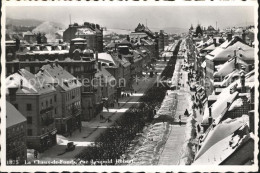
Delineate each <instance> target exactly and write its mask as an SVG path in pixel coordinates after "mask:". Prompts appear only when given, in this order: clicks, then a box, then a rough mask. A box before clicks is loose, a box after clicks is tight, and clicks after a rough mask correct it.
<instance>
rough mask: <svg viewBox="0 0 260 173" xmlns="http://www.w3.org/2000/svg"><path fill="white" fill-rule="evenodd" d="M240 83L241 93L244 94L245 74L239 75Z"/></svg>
mask: <svg viewBox="0 0 260 173" xmlns="http://www.w3.org/2000/svg"><path fill="white" fill-rule="evenodd" d="M240 82H241V93H245V90H246V87H245V74H244V73H241V76H240Z"/></svg>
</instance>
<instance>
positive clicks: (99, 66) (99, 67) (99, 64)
mask: <svg viewBox="0 0 260 173" xmlns="http://www.w3.org/2000/svg"><path fill="white" fill-rule="evenodd" d="M98 69H99V70H101V62H98Z"/></svg>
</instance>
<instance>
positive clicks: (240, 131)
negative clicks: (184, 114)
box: [193, 117, 254, 165]
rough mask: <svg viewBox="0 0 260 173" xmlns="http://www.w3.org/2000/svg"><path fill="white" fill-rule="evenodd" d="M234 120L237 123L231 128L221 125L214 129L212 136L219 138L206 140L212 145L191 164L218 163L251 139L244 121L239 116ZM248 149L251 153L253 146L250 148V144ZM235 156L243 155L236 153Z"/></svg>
mask: <svg viewBox="0 0 260 173" xmlns="http://www.w3.org/2000/svg"><path fill="white" fill-rule="evenodd" d="M241 118H244V117H241ZM241 118H240V119H241ZM234 121H236V123H237V124H236V125H235V127H233V128H232V129H231V128H230V129H228V131H225V128H223V127H221V128H218V129H216V130H215V131H216V132H215V135H214V136H216V135H219V136H217V137H218V139H219V140H218V141H216V142H215V143H214V144H212V141H210V139H209V140H208V141H207V142H208V144H209V145H210V144H212V145H211V146H210V148H208V149H207V150H206V151H205V152H204V153H203V154H202V155H201V156H200V157H198V158H197V159H196V160H195V161H194V163H193V165H220V164H222V163H223V162H224V161H225V160H227V159H228V158H229V157H230V156H232V154H233V153H234V152H235V151H239V150H240V149H241V146H242V145H244V144H245V143H247V142H249V139H253V137H252V135H251V134H250V133H249V132H248V125H247V122H246V121H245V122H243V121H240V120H239V118H237V119H235V120H234ZM238 121H240V122H238ZM232 125H233V124H232ZM230 126H231V124H230ZM212 135H213V134H212ZM211 140H212V138H211ZM250 149H251V153H253V150H254V148H251V146H250ZM236 157H243V156H242V155H238V156H236ZM237 160H239V159H237ZM240 164H242V163H237V165H240Z"/></svg>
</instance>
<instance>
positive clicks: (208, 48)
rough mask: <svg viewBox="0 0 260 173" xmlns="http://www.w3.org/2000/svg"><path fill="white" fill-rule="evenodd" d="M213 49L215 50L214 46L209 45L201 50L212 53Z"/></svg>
mask: <svg viewBox="0 0 260 173" xmlns="http://www.w3.org/2000/svg"><path fill="white" fill-rule="evenodd" d="M214 49H216V46H215V44H211V45H209V46H207V47H205V48H203V49H202V50H205V51H212V50H214Z"/></svg>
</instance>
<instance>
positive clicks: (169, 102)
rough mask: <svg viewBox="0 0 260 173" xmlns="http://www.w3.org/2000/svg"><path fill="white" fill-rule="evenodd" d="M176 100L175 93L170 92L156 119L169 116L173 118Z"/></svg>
mask: <svg viewBox="0 0 260 173" xmlns="http://www.w3.org/2000/svg"><path fill="white" fill-rule="evenodd" d="M174 99H175V94H174V92H173V91H170V90H168V91H167V94H166V96H165V98H164V100H163V102H162V104H161V107H160V109H159V110H158V112H157V114H156V115H155V117H154V118H158V117H160V116H161V115H168V116H170V117H172V110H173V108H174V106H175V105H174Z"/></svg>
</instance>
